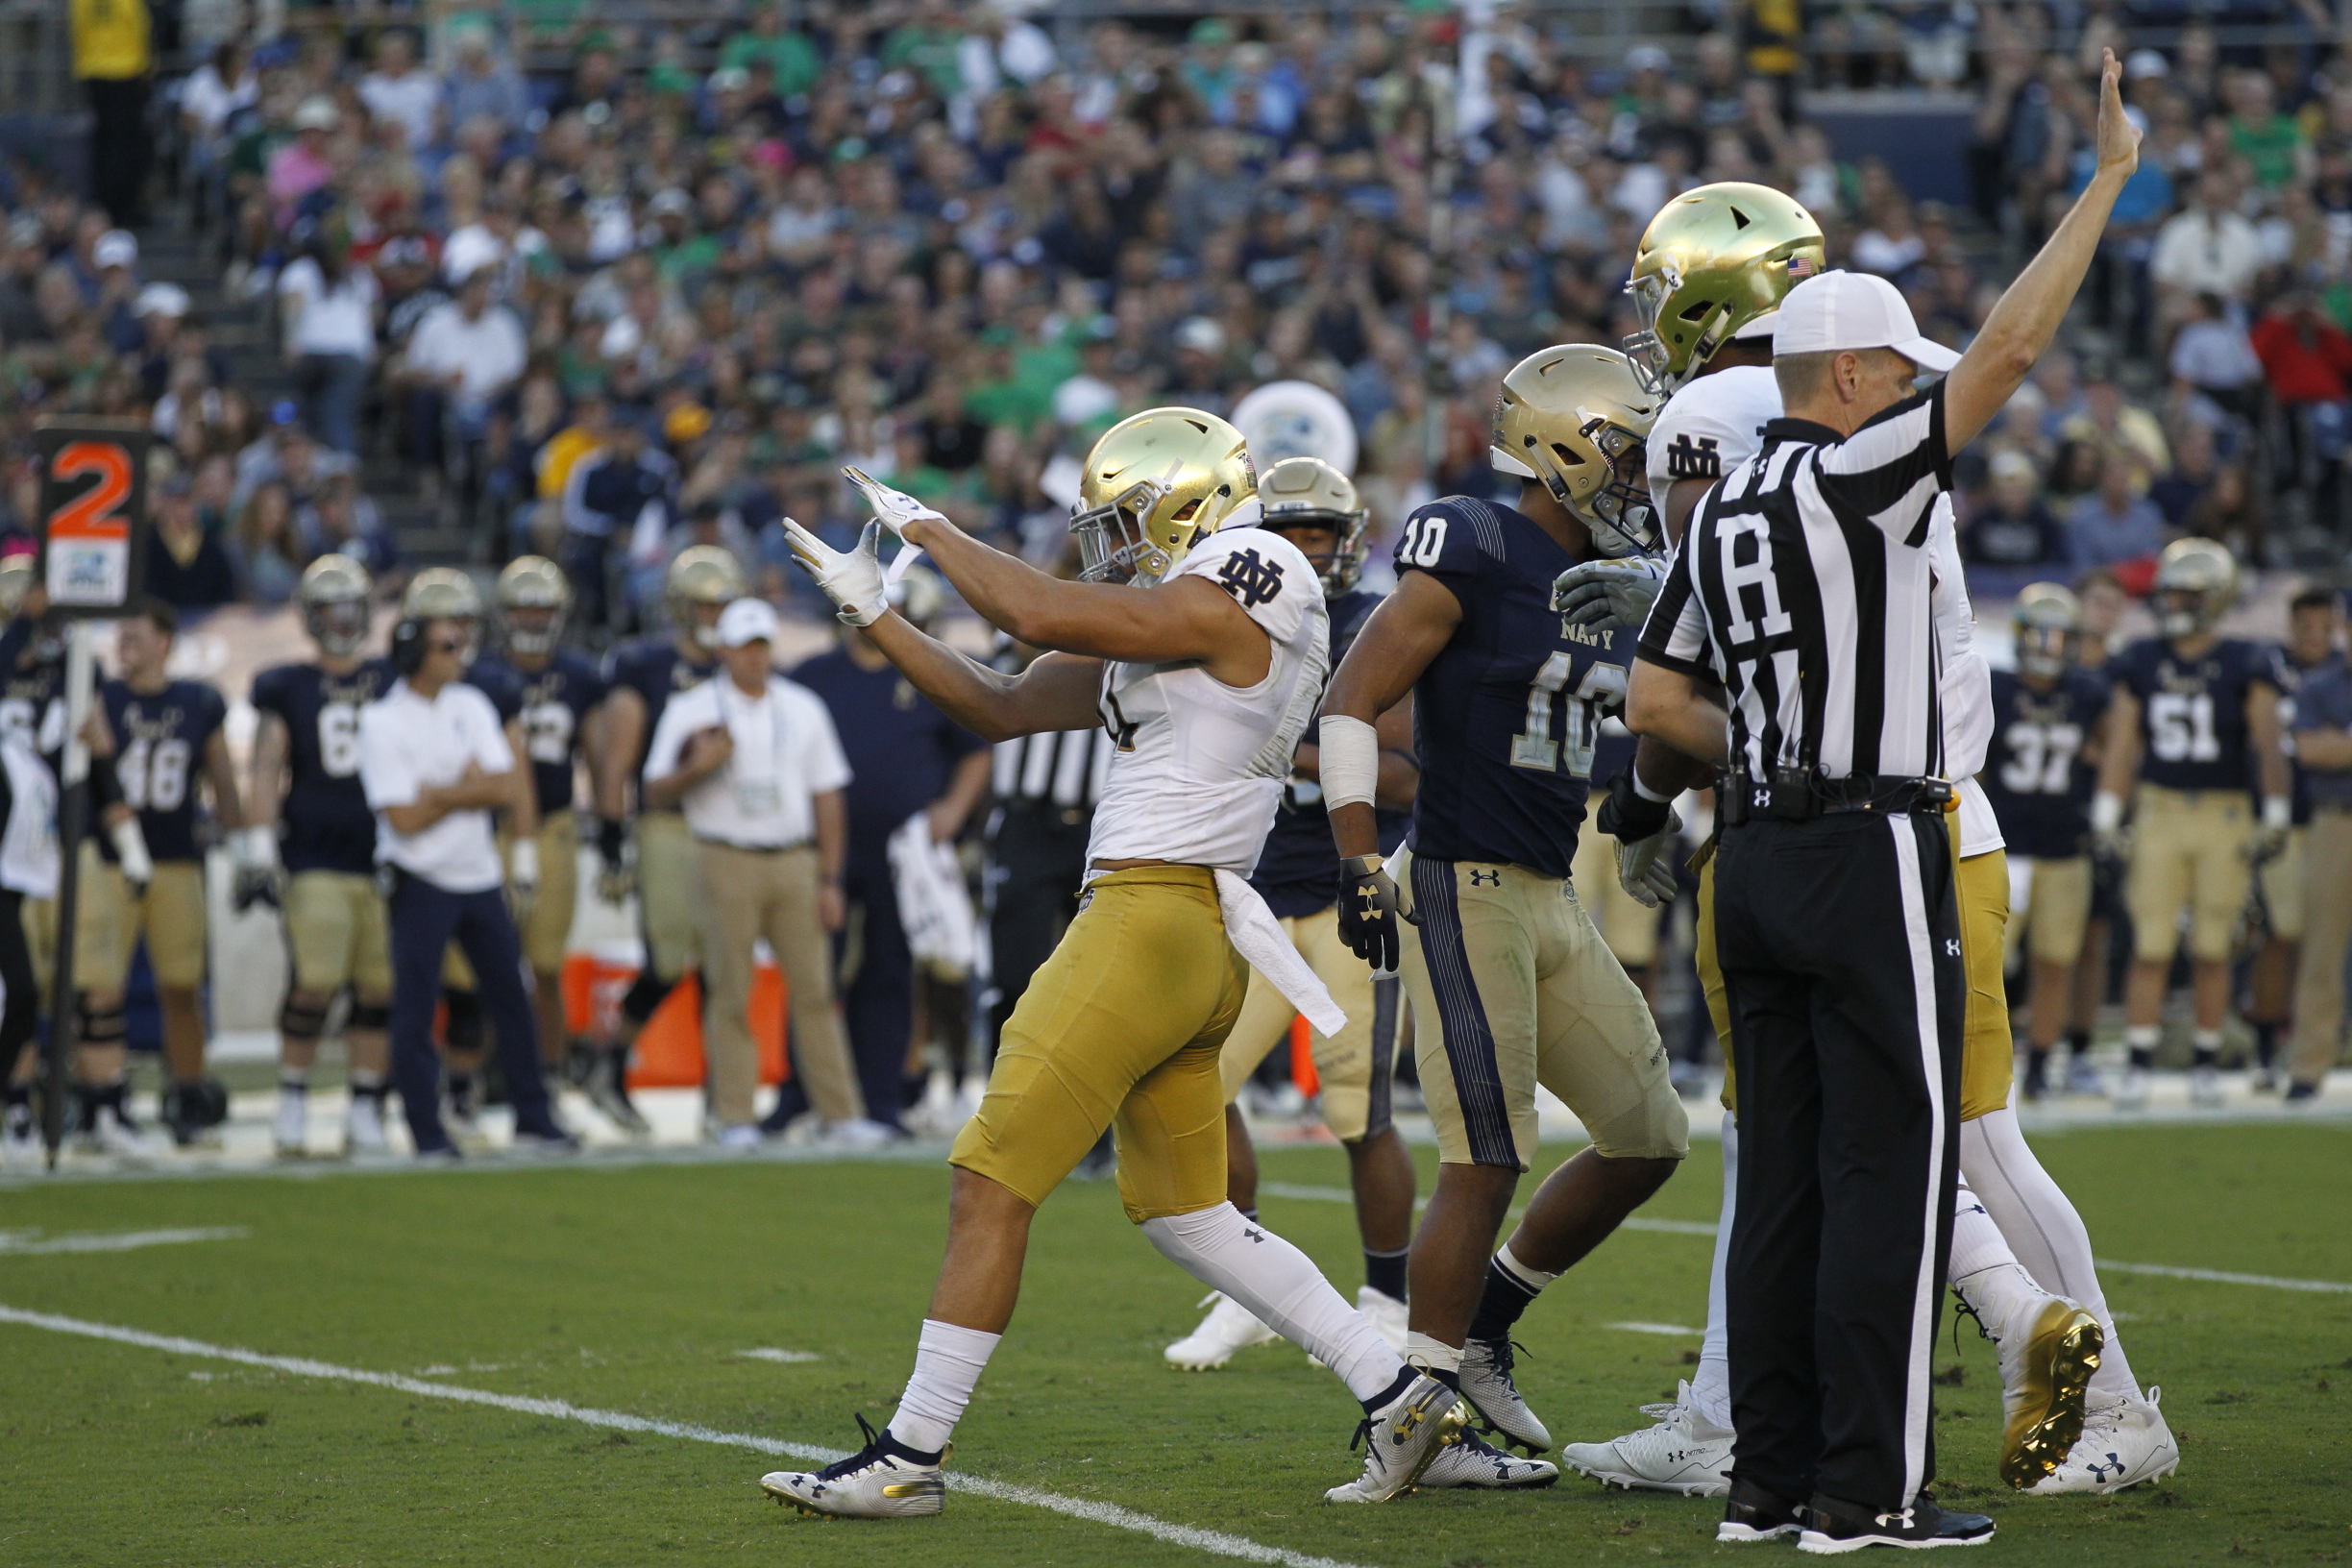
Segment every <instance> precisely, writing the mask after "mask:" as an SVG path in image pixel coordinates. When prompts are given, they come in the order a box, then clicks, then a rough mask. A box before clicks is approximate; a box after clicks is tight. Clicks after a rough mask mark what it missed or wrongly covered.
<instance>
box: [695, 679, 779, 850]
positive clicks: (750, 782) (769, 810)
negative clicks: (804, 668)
mask: <svg viewBox="0 0 2352 1568" xmlns="http://www.w3.org/2000/svg"><path fill="white" fill-rule="evenodd" d="M731 684H733V682H732V680H731V679H730V678H729V677H727V676H724V675H722V676H720V677H719V678H718V679H716V680H714V681H713V682H712V683H711V685H712V688H713V689H714V690H715V691H717V693H718V694H719V722H720V723H722V724H723V725H725V726H726V731H727V733H728V734H729V735H730V736H731V735H733V734H734V733H735V725H734V723H733V722H732V721H731V720H730V719H729V718H728V717H727V698H728V695H729V694H728V691H727V688H728V686H730V685H731ZM759 703H761V704H765V705H766V707H767V710H768V752H769V757H768V760H769V762H770V764H771V765H772V766H771V770H770V772H769V774H768V776H767V777H766V778H755V777H752V776H750V775H749V774H747V772H745V771H744V769H743V766H742V753H741V751H740V749H739V750H738V752H737V756H736V760H735V761H734V762H731V763H729V764H728V765H727V773H728V775H729V777H730V778H731V779H732V780H733V782H734V787H735V804H736V807H737V808H738V809H739V810H741V811H742V812H743V814H744V815H745V816H747V817H773V816H776V815H778V814H779V813H781V812H782V811H783V809H784V716H783V714H781V713H780V712H778V711H777V709H776V704H775V698H774V693H773V691H772V690H770V691H764V692H762V693H761V694H760V697H759ZM755 705H757V704H754V703H751V702H748V701H747V702H746V703H745V704H744V717H745V718H746V719H748V718H749V717H750V716H751V711H752V709H753V707H754V706H755Z"/></svg>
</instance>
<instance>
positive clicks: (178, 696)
mask: <svg viewBox="0 0 2352 1568" xmlns="http://www.w3.org/2000/svg"><path fill="white" fill-rule="evenodd" d="M99 700H100V701H102V702H104V703H105V704H106V716H107V727H108V728H109V729H110V730H111V731H112V732H113V735H114V776H115V778H116V779H117V780H119V781H120V782H121V784H122V792H123V799H124V801H125V802H126V803H128V804H129V805H130V807H131V809H132V810H134V811H135V812H137V813H138V820H139V834H140V836H141V837H142V838H144V839H145V840H146V841H147V853H148V855H149V856H150V857H151V858H153V859H154V860H155V861H156V862H157V863H158V864H161V863H163V862H166V861H175V860H196V859H200V858H201V854H200V851H199V850H198V849H197V847H196V797H197V795H198V793H199V791H198V784H199V783H200V781H201V780H202V778H203V776H204V763H205V747H207V746H208V745H209V744H210V742H211V740H212V736H213V734H214V732H215V731H217V730H218V729H219V728H220V726H221V723H222V721H223V720H225V719H227V718H228V716H229V705H228V704H227V703H226V702H224V701H223V700H222V699H221V695H220V693H218V692H216V691H214V690H213V689H212V688H211V687H209V686H207V685H205V684H204V683H203V682H201V681H194V680H175V681H171V682H169V683H167V684H166V685H165V686H164V688H163V689H162V690H161V691H159V692H135V691H133V690H132V689H131V686H130V683H129V682H127V681H121V680H110V681H108V682H107V683H106V685H105V686H104V687H102V688H101V689H100V691H99Z"/></svg>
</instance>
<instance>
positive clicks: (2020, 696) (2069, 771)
mask: <svg viewBox="0 0 2352 1568" xmlns="http://www.w3.org/2000/svg"><path fill="white" fill-rule="evenodd" d="M2107 702H2108V687H2107V682H2106V681H2104V680H2102V679H2100V678H2099V677H2098V676H2096V675H2095V674H2090V673H2089V672H2087V671H2083V670H2069V671H2068V672H2067V673H2066V674H2063V675H2061V676H2059V677H2058V682H2057V684H2056V685H2054V686H2052V687H2051V688H2050V689H2049V690H2048V691H2046V692H2045V691H2039V690H2037V689H2035V688H2034V687H2032V686H2029V685H2027V684H2026V683H2025V682H2024V681H2023V680H2021V679H2020V678H2019V676H2018V674H2017V673H2016V672H2015V671H2011V670H1996V671H1994V672H1993V747H1992V750H1991V751H1990V752H1989V753H1988V754H1987V756H1986V758H1985V768H1984V772H1982V773H1979V774H1978V775H1977V778H1978V781H1979V782H1981V783H1982V784H1983V785H1984V791H1985V798H1986V799H1988V800H1990V801H1991V802H1992V804H1993V815H1994V816H1995V817H1996V818H1997V819H1998V820H1999V821H2000V830H2001V838H2002V839H2003V840H2005V841H2006V842H2007V844H2008V846H2009V852H2010V853H2011V854H2013V855H2024V856H2027V857H2029V858H2031V859H2035V860H2070V859H2072V858H2073V857H2074V856H2076V855H2079V854H2081V853H2082V852H2083V844H2084V840H2085V838H2086V836H2087V835H2088V834H2089V833H2090V831H2091V795H2092V792H2093V790H2095V788H2096V787H2097V785H2098V770H2097V769H2096V768H2095V767H2094V766H2093V765H2092V764H2091V762H2090V761H2089V760H2088V759H2087V757H2086V755H2085V753H2086V752H2088V751H2089V749H2090V742H2091V737H2092V734H2093V732H2094V731H2095V730H2096V729H2097V727H2098V722H2099V719H2100V717H2101V716H2102V715H2103V714H2105V713H2106V711H2107Z"/></svg>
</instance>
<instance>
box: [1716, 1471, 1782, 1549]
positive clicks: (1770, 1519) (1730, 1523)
mask: <svg viewBox="0 0 2352 1568" xmlns="http://www.w3.org/2000/svg"><path fill="white" fill-rule="evenodd" d="M1803 1529H1804V1509H1803V1508H1801V1507H1799V1506H1798V1505H1796V1504H1794V1503H1784V1502H1782V1501H1781V1500H1780V1499H1778V1498H1776V1497H1775V1496H1773V1495H1772V1493H1770V1492H1768V1491H1766V1490H1764V1488H1762V1487H1761V1486H1756V1485H1752V1484H1751V1483H1749V1482H1744V1481H1738V1480H1734V1481H1733V1482H1731V1501H1730V1502H1728V1503H1727V1504H1725V1505H1724V1516H1723V1523H1722V1524H1720V1525H1717V1526H1716V1527H1715V1539H1716V1540H1718V1541H1776V1540H1778V1539H1780V1537H1782V1536H1783V1535H1794V1534H1796V1533H1798V1532H1799V1531H1801V1530H1803Z"/></svg>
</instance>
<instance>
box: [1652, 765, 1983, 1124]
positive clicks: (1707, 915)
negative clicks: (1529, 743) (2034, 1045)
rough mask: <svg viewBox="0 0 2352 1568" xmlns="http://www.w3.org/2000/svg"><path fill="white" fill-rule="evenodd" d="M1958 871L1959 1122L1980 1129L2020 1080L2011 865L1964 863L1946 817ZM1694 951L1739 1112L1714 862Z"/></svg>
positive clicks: (1956, 819)
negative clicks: (2007, 957) (2009, 934)
mask: <svg viewBox="0 0 2352 1568" xmlns="http://www.w3.org/2000/svg"><path fill="white" fill-rule="evenodd" d="M1945 821H1946V822H1947V823H1948V825H1949V827H1950V829H1951V834H1952V852H1953V858H1954V860H1955V862H1956V863H1957V870H1956V872H1955V883H1954V887H1953V890H1952V891H1953V892H1954V894H1956V895H1957V897H1958V899H1959V904H1960V950H1961V955H1962V962H1963V963H1964V964H1965V965H1966V966H1967V968H1968V982H1969V989H1968V1021H1967V1023H1966V1025H1965V1027H1964V1039H1963V1041H1962V1045H1961V1055H1960V1119H1961V1120H1962V1121H1973V1120H1975V1119H1976V1118H1977V1117H1978V1116H1981V1115H1985V1114H1987V1113H1988V1112H1993V1111H1998V1110H2000V1109H2001V1108H2002V1107H2003V1106H2005V1105H2007V1104H2008V1103H2009V1089H2010V1085H2011V1083H2012V1082H2013V1081H2014V1080H2015V1077H2016V1074H2017V1046H2016V1042H2015V1041H2014V1040H2013V1038H2012V1037H2011V1035H2010V1032H2009V998H2008V992H2007V991H2006V989H2005V987H2004V986H2003V984H2002V980H2001V955H2002V950H2003V944H2002V936H2003V931H2004V929H2005V928H2006V926H2007V925H2008V923H2009V857H2008V854H2007V853H2006V852H2005V851H2003V850H1999V849H1996V850H1994V851H1992V852H1991V853H1989V854H1982V855H1971V856H1969V857H1968V858H1967V859H1966V860H1960V859H1959V858H1958V857H1959V848H1960V844H1959V834H1960V814H1959V813H1958V812H1956V811H1955V812H1949V813H1947V814H1946V818H1945ZM1694 945H1696V946H1697V948H1698V953H1697V955H1696V957H1697V959H1698V964H1699V981H1700V984H1701V986H1702V987H1703V989H1704V990H1705V992H1706V1004H1707V1017H1709V1018H1710V1019H1711V1020H1712V1021H1713V1022H1714V1025H1715V1043H1716V1044H1717V1046H1718V1047H1720V1048H1721V1050H1722V1051H1723V1059H1724V1086H1723V1106H1724V1109H1725V1110H1727V1111H1729V1112H1732V1113H1734V1114H1736V1113H1737V1112H1738V1110H1739V1096H1738V1093H1737V1086H1736V1085H1735V1084H1734V1083H1733V1081H1732V1074H1731V1028H1730V1023H1731V1015H1730V1006H1729V1003H1727V1001H1726V1000H1725V997H1724V983H1723V971H1722V969H1720V968H1717V967H1716V963H1715V862H1714V860H1713V859H1712V858H1710V859H1709V860H1708V861H1707V863H1706V865H1705V866H1703V868H1701V870H1700V872H1699V925H1698V932H1697V938H1696V942H1695V943H1694Z"/></svg>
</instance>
